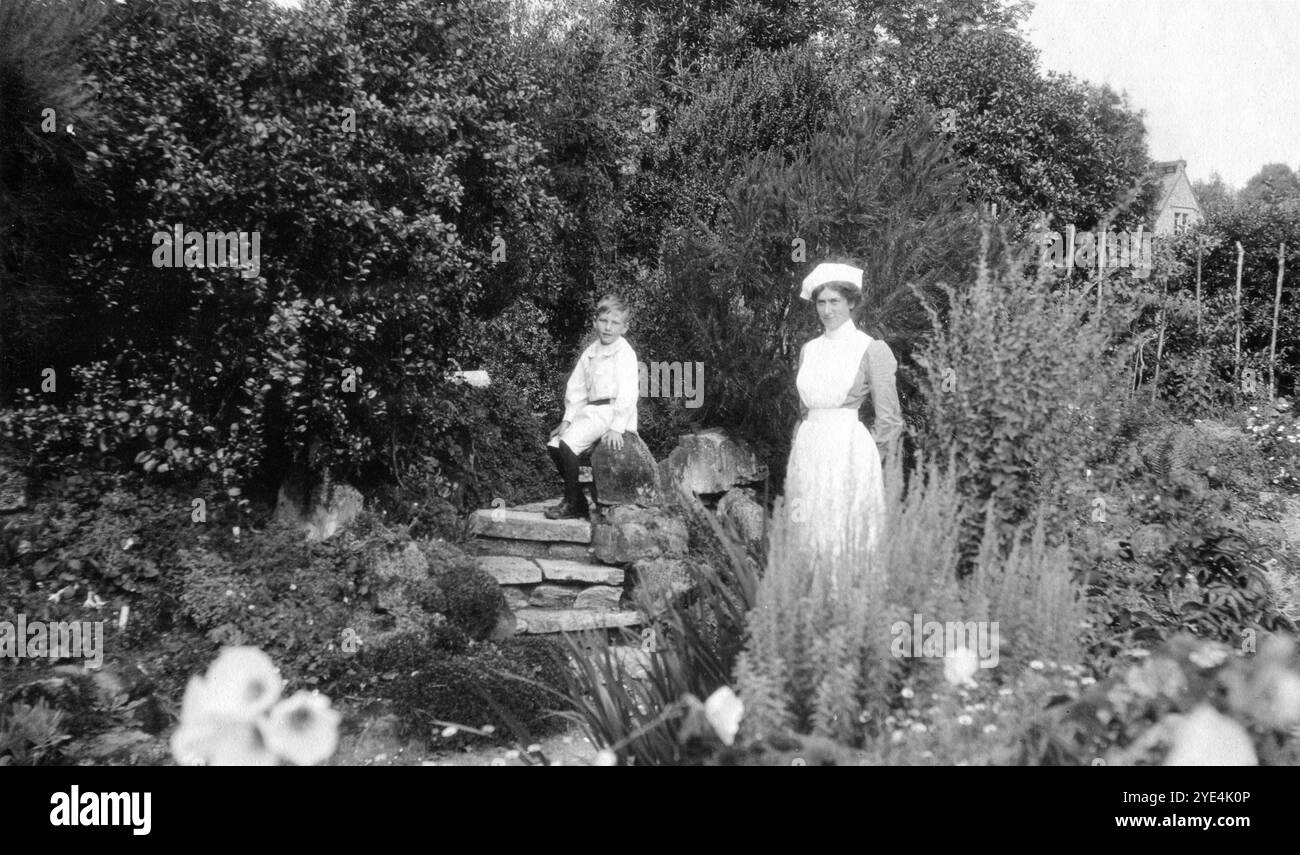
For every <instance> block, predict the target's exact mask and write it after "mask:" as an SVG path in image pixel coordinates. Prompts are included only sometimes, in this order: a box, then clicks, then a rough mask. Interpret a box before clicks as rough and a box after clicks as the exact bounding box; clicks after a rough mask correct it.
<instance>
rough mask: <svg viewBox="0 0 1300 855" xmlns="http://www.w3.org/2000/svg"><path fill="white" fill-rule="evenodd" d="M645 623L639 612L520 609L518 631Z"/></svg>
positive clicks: (572, 630) (575, 630) (564, 630)
mask: <svg viewBox="0 0 1300 855" xmlns="http://www.w3.org/2000/svg"><path fill="white" fill-rule="evenodd" d="M644 622H645V617H644V616H643V615H642V614H641V613H640V612H638V611H619V612H593V611H587V610H584V609H519V610H518V611H516V612H515V632H517V633H519V634H520V635H541V634H545V633H551V632H580V631H581V630H584V629H613V628H615V627H620V626H637V625H639V624H642V623H644Z"/></svg>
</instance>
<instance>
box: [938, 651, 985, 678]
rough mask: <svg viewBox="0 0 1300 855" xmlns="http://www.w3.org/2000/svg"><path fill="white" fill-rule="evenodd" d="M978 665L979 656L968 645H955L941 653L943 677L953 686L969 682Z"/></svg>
mask: <svg viewBox="0 0 1300 855" xmlns="http://www.w3.org/2000/svg"><path fill="white" fill-rule="evenodd" d="M979 667H980V662H979V656H978V655H976V653H975V651H974V650H971V649H970V648H968V647H957V648H955V649H953V650H949V651H948V652H947V653H945V654H944V655H943V678H944V679H945V680H947V681H948V682H949V683H951V684H953V685H954V686H960V685H964V684H965V683H968V682H970V680H971V678H972V677H974V676H975V672H976V671H978V670H979Z"/></svg>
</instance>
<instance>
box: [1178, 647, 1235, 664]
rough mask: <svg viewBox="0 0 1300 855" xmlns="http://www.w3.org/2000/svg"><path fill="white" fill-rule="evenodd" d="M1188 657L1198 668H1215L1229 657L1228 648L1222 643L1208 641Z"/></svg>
mask: <svg viewBox="0 0 1300 855" xmlns="http://www.w3.org/2000/svg"><path fill="white" fill-rule="evenodd" d="M1187 658H1188V659H1190V660H1192V663H1193V664H1194V665H1196V666H1197V667H1198V668H1213V667H1215V666H1216V665H1221V664H1222V663H1223V661H1224V660H1225V659H1227V658H1228V648H1227V647H1225V646H1223V645H1221V644H1214V643H1207V644H1203V645H1201V646H1200V647H1198V648H1196V649H1195V650H1193V651H1192V652H1191V653H1190V654H1189V655H1188V657H1187Z"/></svg>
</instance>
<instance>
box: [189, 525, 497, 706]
mask: <svg viewBox="0 0 1300 855" xmlns="http://www.w3.org/2000/svg"><path fill="white" fill-rule="evenodd" d="M180 560H181V567H182V568H183V571H184V576H183V581H182V591H181V594H180V601H181V604H182V606H183V608H184V614H185V616H186V618H187V619H188V620H189V621H191V622H192V623H193V625H195V626H197V627H198V628H199V629H200V630H201V631H203V632H204V633H206V635H207V638H208V639H209V640H210V641H211V642H212V643H213V644H221V645H230V644H251V645H255V646H257V647H259V648H261V649H263V650H265V651H267V653H268V654H270V655H272V656H273V657H274V658H275V659H276V661H277V662H280V663H281V667H283V668H285V669H286V671H287V672H288V673H290V674H293V675H295V676H298V677H301V678H302V679H304V680H305V681H306V682H309V683H318V682H328V681H330V680H333V679H335V678H339V677H340V676H341V675H342V674H343V673H344V672H345V671H347V670H349V669H353V670H355V668H356V662H357V661H358V660H356V659H355V658H354V654H355V653H356V652H358V651H359V650H362V651H363V650H366V649H367V647H371V648H373V647H383V646H384V645H386V644H387V643H388V639H389V638H391V637H392V636H393V635H394V634H400V633H404V632H416V633H425V632H430V631H434V630H433V629H432V627H433V626H435V625H436V624H437V623H439V622H441V621H442V620H445V621H446V622H447V623H449V624H450V625H451V626H452V627H454V628H455V630H457V631H459V632H461V633H464V634H465V635H466V636H467V637H469V638H473V639H485V638H487V637H488V636H489V635H490V634H491V633H492V631H493V630H494V628H495V627H496V624H497V621H498V619H499V617H500V614H501V610H502V608H503V607H504V603H505V600H504V596H503V595H502V593H501V591H500V587H499V586H498V585H497V584H496V581H495V580H494V579H492V577H490V576H488V575H487V574H485V573H483V572H482V571H481V570H479V569H478V568H477V567H476V566H475V565H474V563H473V562H472V561H471V560H470V559H468V558H467V557H466V556H465V555H464V554H463V553H461V552H460V551H459V550H457V549H455V548H454V547H452V546H451V545H450V544H447V543H445V542H438V541H421V542H419V543H416V542H414V541H411V540H410V539H409V537H408V536H407V535H406V533H405V532H404V531H402V530H400V529H398V530H390V529H387V528H386V527H384V526H383V525H382V524H380V523H378V522H377V521H376V520H374V518H373V517H372V516H368V515H363V520H362V523H361V524H360V525H358V527H357V529H356V530H354V531H350V532H345V533H343V534H341V535H336V536H335V537H333V538H331V539H329V540H326V541H323V542H318V543H304V542H303V540H302V534H301V532H300V531H298V530H297V529H295V528H292V527H289V526H272V527H271V528H269V529H267V530H266V531H265V532H263V533H260V534H258V535H256V536H249V537H246V538H242V539H240V540H239V541H238V542H235V543H232V544H229V545H227V547H226V548H225V549H222V550H216V549H210V548H199V549H193V550H184V551H183V552H182V553H181V559H180ZM439 616H441V617H439ZM349 646H351V649H348V647H349Z"/></svg>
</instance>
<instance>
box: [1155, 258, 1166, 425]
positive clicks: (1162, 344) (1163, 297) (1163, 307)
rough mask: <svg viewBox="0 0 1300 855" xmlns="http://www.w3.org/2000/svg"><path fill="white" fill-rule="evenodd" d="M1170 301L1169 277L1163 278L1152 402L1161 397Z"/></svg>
mask: <svg viewBox="0 0 1300 855" xmlns="http://www.w3.org/2000/svg"><path fill="white" fill-rule="evenodd" d="M1168 300H1169V277H1168V276H1162V277H1161V280H1160V339H1159V341H1157V342H1156V377H1155V381H1154V382H1153V383H1152V384H1151V400H1153V401H1154V400H1156V399H1157V398H1159V397H1160V357H1161V356H1162V355H1163V354H1164V352H1165V322H1166V317H1167V316H1168V314H1169V309H1168V306H1167V303H1168Z"/></svg>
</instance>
